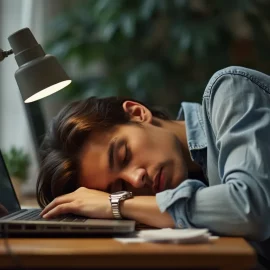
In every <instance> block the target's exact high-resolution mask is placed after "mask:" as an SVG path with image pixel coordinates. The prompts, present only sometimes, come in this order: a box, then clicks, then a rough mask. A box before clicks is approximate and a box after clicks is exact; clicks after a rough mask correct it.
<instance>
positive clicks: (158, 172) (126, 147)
mask: <svg viewBox="0 0 270 270" xmlns="http://www.w3.org/2000/svg"><path fill="white" fill-rule="evenodd" d="M136 114H138V112H136ZM138 119H139V118H137V117H135V118H134V122H141V123H140V124H139V125H138V124H137V123H133V124H127V125H120V126H117V127H115V128H114V129H113V130H110V131H107V132H102V133H94V134H91V136H90V138H89V141H88V143H87V144H86V145H85V147H84V149H83V151H82V155H81V177H80V186H84V187H86V188H89V189H97V190H102V191H107V192H109V193H113V192H116V191H120V190H128V191H132V192H133V194H134V195H154V194H156V193H158V192H161V191H163V190H166V189H171V188H175V187H177V186H178V185H179V184H180V183H181V182H182V181H183V180H184V179H186V176H187V168H186V164H185V162H184V158H183V155H182V151H181V144H180V142H179V140H178V138H177V137H176V136H175V135H174V133H172V132H170V131H169V130H167V129H165V128H163V127H158V126H155V125H153V124H152V123H151V121H150V120H149V121H148V120H146V121H144V120H145V118H143V121H138Z"/></svg>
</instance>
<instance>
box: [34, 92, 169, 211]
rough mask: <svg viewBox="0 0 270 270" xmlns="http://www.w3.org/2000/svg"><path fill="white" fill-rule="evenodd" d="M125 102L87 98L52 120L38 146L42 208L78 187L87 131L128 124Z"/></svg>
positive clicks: (157, 113)
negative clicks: (124, 107)
mask: <svg viewBox="0 0 270 270" xmlns="http://www.w3.org/2000/svg"><path fill="white" fill-rule="evenodd" d="M126 100H132V99H127V98H118V97H107V98H97V97H91V98H88V99H86V100H83V101H75V102H72V103H70V104H69V105H67V106H66V107H65V108H63V109H62V110H61V111H60V112H59V114H58V115H57V116H56V117H55V118H54V119H53V120H52V122H51V124H50V127H49V129H48V131H47V134H46V135H45V137H44V140H43V143H42V146H41V168H40V171H39V176H38V180H37V187H36V192H37V200H38V203H39V205H40V206H41V207H45V206H46V205H47V204H48V203H49V202H51V201H52V200H53V199H54V198H55V197H57V196H60V195H63V194H66V193H70V192H73V191H75V190H76V189H77V188H78V186H77V183H78V177H79V154H80V151H81V150H82V147H83V146H84V144H85V142H86V141H87V139H88V138H89V136H90V134H91V132H93V131H102V130H109V129H110V128H113V127H114V126H116V125H122V124H128V123H129V120H130V119H129V115H128V114H127V113H126V112H125V111H124V109H123V107H122V105H123V103H124V102H125V101H126ZM133 101H136V100H133ZM136 102H138V101H136ZM139 103H141V104H143V103H142V102H139ZM143 105H144V106H146V105H145V104H143ZM146 107H147V108H148V109H149V110H150V111H151V112H152V114H153V116H154V117H157V118H160V119H164V120H169V117H168V116H167V114H166V113H164V112H163V111H162V110H160V109H154V108H149V107H148V106H146Z"/></svg>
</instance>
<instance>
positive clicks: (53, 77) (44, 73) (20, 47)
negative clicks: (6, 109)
mask: <svg viewBox="0 0 270 270" xmlns="http://www.w3.org/2000/svg"><path fill="white" fill-rule="evenodd" d="M8 41H9V44H10V46H11V50H8V51H3V50H2V49H0V62H1V61H2V60H4V59H5V58H6V57H8V56H9V55H11V54H13V53H14V54H15V59H16V62H17V64H18V66H19V69H18V70H17V71H16V72H15V79H16V81H17V84H18V87H19V89H20V92H21V96H22V98H23V100H24V102H25V103H29V102H33V101H36V100H39V99H41V98H44V97H46V96H49V95H51V94H53V93H55V92H57V91H59V90H61V89H62V88H64V87H66V86H67V85H68V84H70V83H71V80H70V78H69V77H68V75H67V74H66V72H65V71H64V70H63V69H62V67H61V66H60V64H59V63H58V61H57V59H56V58H55V57H54V56H52V55H48V54H47V55H46V54H45V52H44V51H43V49H42V47H41V46H40V44H38V43H37V41H36V39H35V37H34V35H33V34H32V32H31V30H30V29H29V28H23V29H21V30H19V31H17V32H15V33H14V34H12V35H11V36H9V37H8Z"/></svg>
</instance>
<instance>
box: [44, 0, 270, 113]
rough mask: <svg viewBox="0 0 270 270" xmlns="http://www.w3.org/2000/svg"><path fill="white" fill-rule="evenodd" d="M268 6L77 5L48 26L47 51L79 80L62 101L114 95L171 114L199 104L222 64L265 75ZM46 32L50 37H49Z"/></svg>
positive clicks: (88, 0) (178, 1)
mask: <svg viewBox="0 0 270 270" xmlns="http://www.w3.org/2000/svg"><path fill="white" fill-rule="evenodd" d="M269 10H270V2H269V1H254V0H234V1H231V0H216V1H204V0H196V1H193V0H190V1H188V0H132V1H131V0H84V1H78V4H77V5H76V6H74V7H73V8H72V9H71V10H68V11H67V12H65V13H63V14H61V15H60V16H58V17H57V18H56V19H55V21H54V22H53V23H52V24H50V25H49V29H50V30H49V31H48V33H51V34H52V35H51V37H50V39H49V41H48V44H47V49H48V50H49V51H50V52H51V53H52V54H54V55H56V56H57V57H58V58H59V59H60V61H61V62H62V63H63V64H66V63H68V62H73V63H76V66H77V70H80V72H79V73H80V74H81V73H83V71H84V70H87V67H88V65H89V64H90V65H92V64H93V63H101V65H102V66H103V72H101V73H99V74H98V75H96V76H90V75H89V74H86V76H75V75H74V76H73V84H71V85H70V87H69V88H67V89H65V91H60V92H59V94H57V95H62V96H64V97H65V98H67V99H74V98H83V97H86V96H90V95H98V96H106V95H120V96H130V97H133V98H138V99H140V100H142V101H144V102H147V103H153V104H159V105H163V106H165V107H167V108H168V109H169V110H171V111H173V112H174V113H175V112H176V111H177V110H178V108H179V104H180V102H181V101H183V100H186V101H196V102H200V101H201V96H202V93H203V91H204V88H205V86H206V84H207V82H208V80H209V78H210V76H211V75H212V74H213V73H214V72H215V71H217V70H218V69H221V68H224V67H226V66H229V65H244V66H246V67H251V68H255V69H258V70H261V71H264V72H266V73H268V72H270V54H269V48H270V26H269V25H270V13H269V12H268V11H269ZM52 29H53V31H51V30H52Z"/></svg>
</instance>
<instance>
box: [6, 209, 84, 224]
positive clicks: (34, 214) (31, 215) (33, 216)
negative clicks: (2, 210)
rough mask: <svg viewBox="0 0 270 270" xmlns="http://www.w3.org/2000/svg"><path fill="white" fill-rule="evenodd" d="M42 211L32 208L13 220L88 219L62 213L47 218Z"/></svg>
mask: <svg viewBox="0 0 270 270" xmlns="http://www.w3.org/2000/svg"><path fill="white" fill-rule="evenodd" d="M22 211H27V210H22ZM40 213H41V210H39V209H35V210H31V211H28V212H27V213H26V214H24V215H22V216H19V217H17V218H15V219H13V220H32V221H33V220H35V221H39V220H40V221H64V222H85V221H86V220H87V218H85V217H82V216H76V215H73V214H68V215H62V216H58V217H55V218H50V219H45V218H42V217H41V216H40V215H39V214H40ZM9 217H10V216H9Z"/></svg>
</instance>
